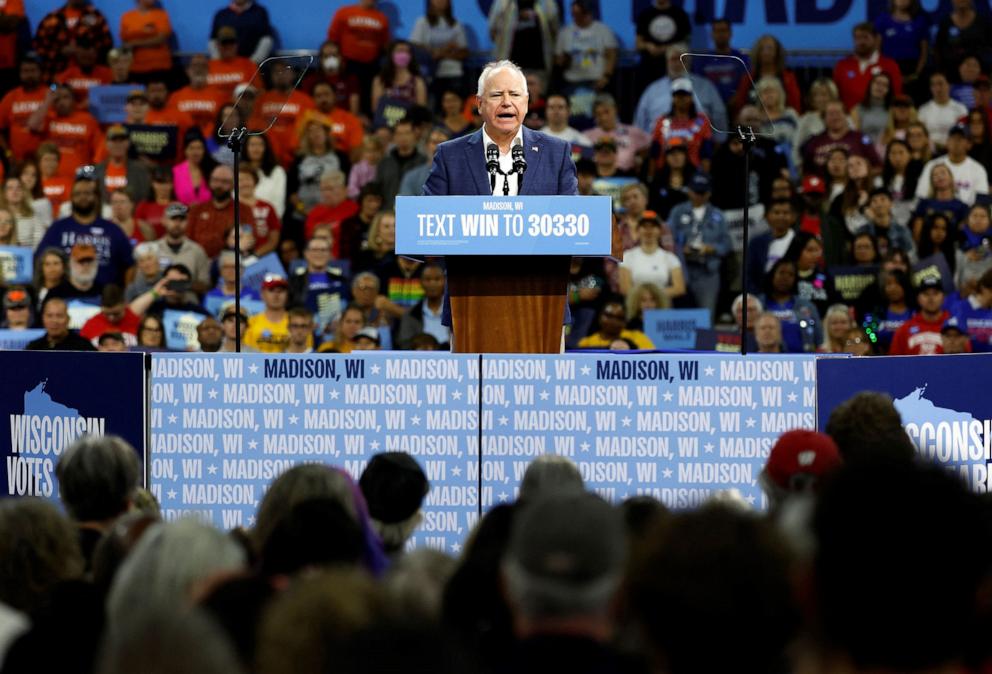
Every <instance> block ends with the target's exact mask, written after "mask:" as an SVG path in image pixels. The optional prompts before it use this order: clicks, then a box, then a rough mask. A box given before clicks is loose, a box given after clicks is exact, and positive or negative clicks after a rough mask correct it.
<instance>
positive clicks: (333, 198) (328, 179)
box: [303, 171, 358, 259]
mask: <svg viewBox="0 0 992 674" xmlns="http://www.w3.org/2000/svg"><path fill="white" fill-rule="evenodd" d="M357 213H358V204H357V203H355V202H354V201H352V200H351V199H349V198H348V187H347V181H346V179H345V176H344V173H342V172H341V171H328V172H327V173H325V174H324V175H322V176H321V177H320V203H318V204H317V205H316V206H314V207H313V208H311V209H310V213H308V214H307V222H306V226H305V228H304V233H303V235H304V237H305V238H306V240H307V241H309V240H310V238H311V237H312V236H313V232H314V230H315V229H316V228H317V227H320V226H321V225H330V226H331V236H332V239H333V244H332V245H333V248H332V253H333V255H334V259H338V257H339V256H340V253H341V251H340V247H339V245H338V244H339V242H340V240H341V223H342V222H344V221H345V220H347V219H348V218H350V217H352V216H353V215H355V214H357Z"/></svg>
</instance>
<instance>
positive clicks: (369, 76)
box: [327, 0, 390, 114]
mask: <svg viewBox="0 0 992 674" xmlns="http://www.w3.org/2000/svg"><path fill="white" fill-rule="evenodd" d="M376 4H377V3H376V0H361V1H360V2H359V3H358V4H357V5H348V6H347V7H341V8H340V9H338V11H336V12H334V17H333V18H332V19H331V25H330V26H329V27H328V28H327V39H328V40H330V41H332V42H336V43H337V44H339V45H341V56H343V57H344V58H345V60H347V62H348V71H349V72H350V73H351V74H353V75H355V76H357V77H358V82H359V84H360V85H361V88H362V91H361V107H362V111H364V112H365V113H366V114H370V113H371V112H372V110H371V109H370V105H369V95H370V93H371V91H372V80H373V79H374V78H375V76H376V74H378V72H379V58H380V57H381V56H382V54H383V51H385V48H386V45H387V44H389V40H390V37H389V18H388V17H387V16H386V15H385V14H383V13H382V12H380V11H379V10H378V9H376Z"/></svg>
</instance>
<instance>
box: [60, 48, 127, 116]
mask: <svg viewBox="0 0 992 674" xmlns="http://www.w3.org/2000/svg"><path fill="white" fill-rule="evenodd" d="M97 58H98V54H97V50H96V45H95V44H93V41H92V40H90V38H89V37H87V36H82V37H80V38H78V39H77V40H76V51H75V53H74V55H73V58H72V61H71V62H70V64H69V67H68V68H66V69H65V70H63V71H62V72H60V73H59V74H58V75H56V76H55V81H56V82H57V83H58V84H65V85H66V86H68V87H69V88H70V89H72V93H73V94H75V96H76V102H77V103H78V104H79V107H80V108H84V109H85V108H88V107H89V97H90V88H91V87H99V86H102V85H104V84H110V82H111V80H112V79H113V73H111V72H110V68H108V67H107V66H105V65H103V64H101V63H99V62H98V60H97Z"/></svg>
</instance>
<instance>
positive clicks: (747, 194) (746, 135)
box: [737, 126, 755, 356]
mask: <svg viewBox="0 0 992 674" xmlns="http://www.w3.org/2000/svg"><path fill="white" fill-rule="evenodd" d="M737 137H738V138H739V139H740V141H741V144H742V145H743V146H744V222H742V223H741V224H742V226H743V228H744V250H743V259H742V260H741V292H742V294H741V297H742V298H743V300H744V301H743V302H742V303H741V355H742V356H746V355H747V305H748V297H747V240H748V237H749V236H750V234H751V232H750V215H749V214H748V205H749V202H750V201H751V166H750V159H751V148H752V147H754V140H755V138H754V129H752V128H751V127H750V126H738V127H737Z"/></svg>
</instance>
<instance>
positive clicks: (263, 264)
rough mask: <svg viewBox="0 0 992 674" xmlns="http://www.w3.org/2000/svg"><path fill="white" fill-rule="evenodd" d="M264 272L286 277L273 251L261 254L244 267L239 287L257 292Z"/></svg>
mask: <svg viewBox="0 0 992 674" xmlns="http://www.w3.org/2000/svg"><path fill="white" fill-rule="evenodd" d="M266 274H278V275H279V276H282V277H284V278H285V277H286V270H285V269H283V266H282V262H280V261H279V256H278V255H276V254H275V253H269V254H268V255H263V256H262V257H260V258H259V259H258V260H256V261H255V262H253V263H252V264H250V265H248V266H247V267H246V268H245V273H244V274H242V275H241V287H242V288H251V289H252V290H254V291H256V292H258V291H259V290H261V289H262V281H263V280H264V279H265V275H266Z"/></svg>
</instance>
